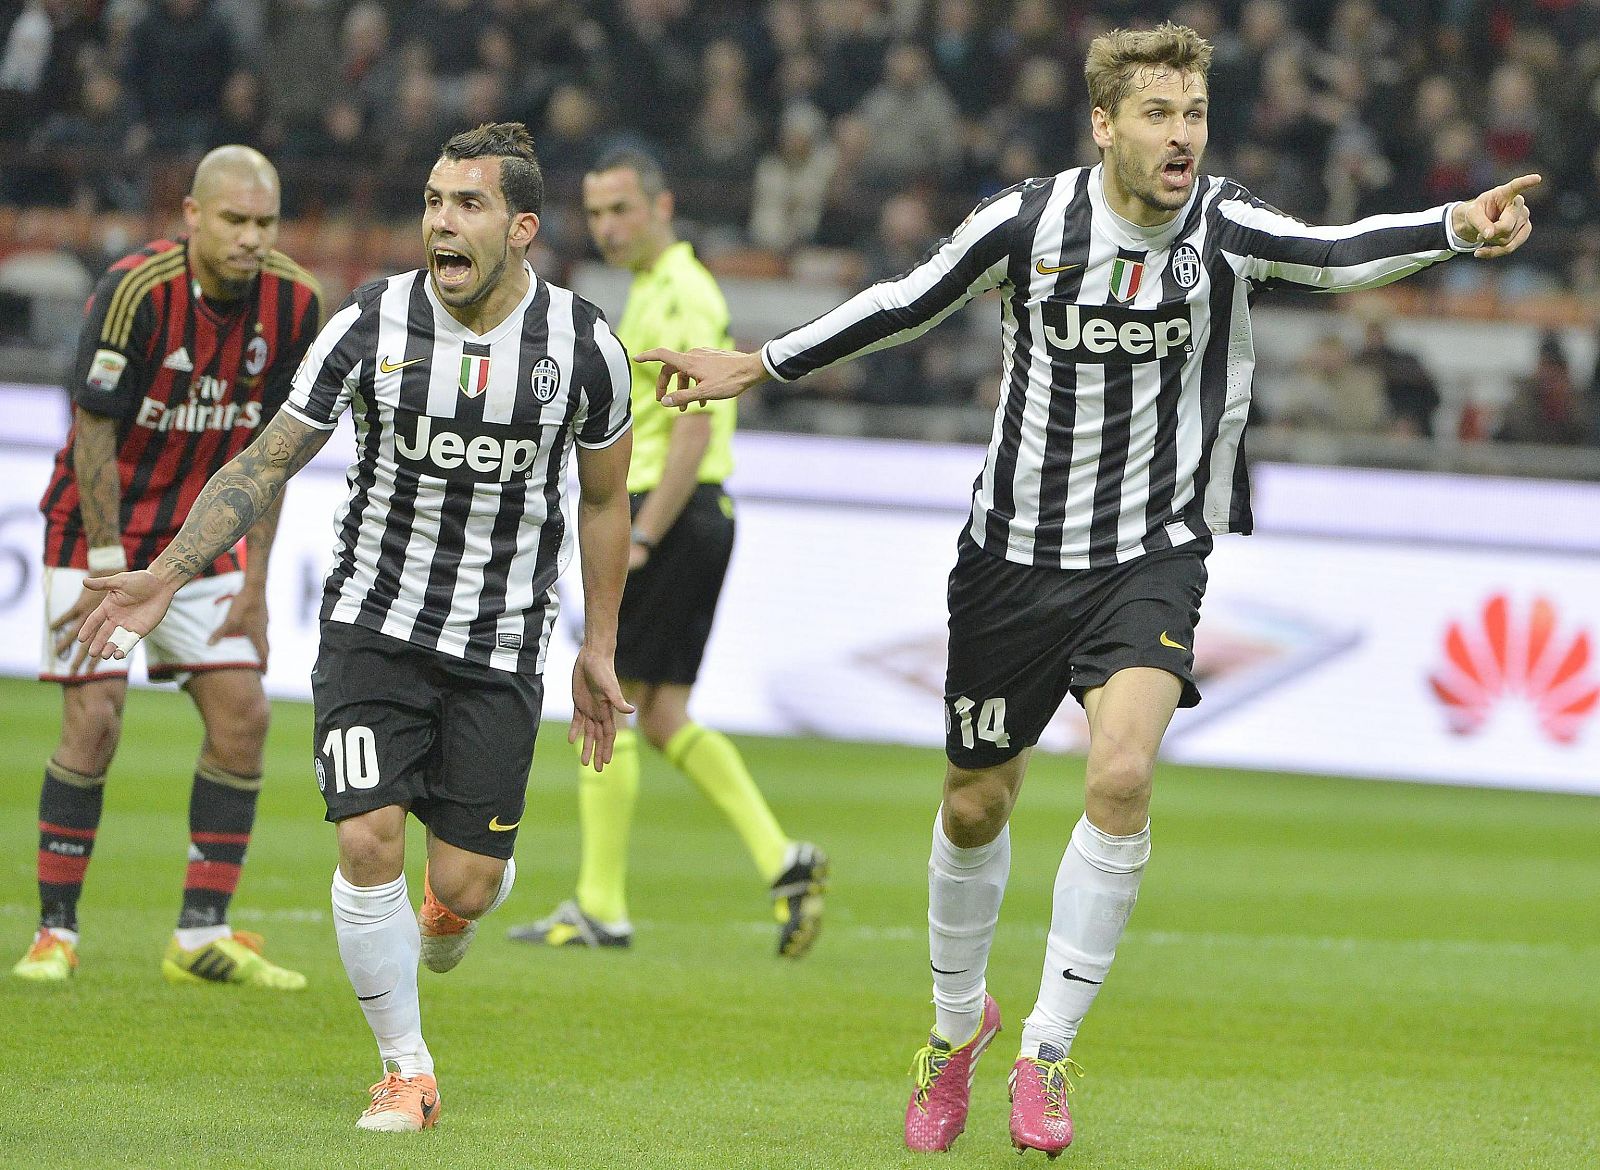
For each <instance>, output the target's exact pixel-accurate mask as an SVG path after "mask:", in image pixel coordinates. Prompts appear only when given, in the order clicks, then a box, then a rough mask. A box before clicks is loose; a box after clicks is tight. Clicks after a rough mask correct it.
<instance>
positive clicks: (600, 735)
mask: <svg viewBox="0 0 1600 1170" xmlns="http://www.w3.org/2000/svg"><path fill="white" fill-rule="evenodd" d="M632 714H633V707H632V706H630V705H629V703H628V700H627V699H625V698H623V695H622V684H621V683H619V682H617V670H616V666H615V664H614V662H613V659H612V657H611V655H609V654H602V653H600V652H598V651H596V650H591V649H590V648H589V647H588V646H586V645H585V646H580V647H579V648H578V660H577V661H576V662H574V663H573V664H572V724H571V726H570V727H568V728H567V742H568V743H578V742H579V741H580V740H581V741H582V747H581V748H580V749H579V752H578V758H579V759H580V760H581V761H582V762H583V763H584V764H590V763H592V764H593V765H594V770H595V771H596V772H603V771H605V766H606V765H607V764H609V763H610V762H611V748H612V745H613V744H615V743H616V740H617V716H618V715H632Z"/></svg>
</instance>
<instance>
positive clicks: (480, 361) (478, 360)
mask: <svg viewBox="0 0 1600 1170" xmlns="http://www.w3.org/2000/svg"><path fill="white" fill-rule="evenodd" d="M488 388H489V357H488V355H487V354H485V355H483V356H481V357H480V356H479V355H477V354H470V353H464V354H462V355H461V393H463V394H465V395H466V396H467V397H468V398H476V397H477V396H478V395H480V394H482V393H483V392H484V391H485V390H487V389H488Z"/></svg>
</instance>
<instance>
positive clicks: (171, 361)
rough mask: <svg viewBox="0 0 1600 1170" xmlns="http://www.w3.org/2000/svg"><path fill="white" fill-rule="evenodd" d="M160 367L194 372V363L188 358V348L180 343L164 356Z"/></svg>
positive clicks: (188, 372) (189, 372) (187, 372)
mask: <svg viewBox="0 0 1600 1170" xmlns="http://www.w3.org/2000/svg"><path fill="white" fill-rule="evenodd" d="M161 368H162V369H164V370H178V371H180V372H181V373H185V374H192V373H194V363H193V362H192V361H190V360H189V350H188V349H187V348H186V347H185V346H182V345H180V346H179V347H178V348H177V349H175V350H173V351H172V352H171V353H169V354H168V355H167V356H166V358H165V360H163V361H162V363H161Z"/></svg>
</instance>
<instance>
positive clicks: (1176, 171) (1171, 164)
mask: <svg viewBox="0 0 1600 1170" xmlns="http://www.w3.org/2000/svg"><path fill="white" fill-rule="evenodd" d="M1161 181H1162V182H1163V183H1165V184H1166V185H1167V187H1169V188H1170V189H1171V190H1174V191H1186V190H1188V189H1189V185H1190V184H1191V183H1193V182H1194V159H1192V158H1190V157H1189V156H1188V155H1179V156H1178V157H1177V158H1169V159H1168V160H1167V161H1166V164H1165V165H1164V166H1163V167H1162V168H1161Z"/></svg>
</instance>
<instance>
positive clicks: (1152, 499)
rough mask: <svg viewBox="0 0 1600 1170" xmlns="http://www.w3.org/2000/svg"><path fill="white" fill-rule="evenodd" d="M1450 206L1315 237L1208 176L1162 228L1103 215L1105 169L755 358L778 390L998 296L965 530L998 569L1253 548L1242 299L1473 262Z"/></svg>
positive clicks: (998, 199)
mask: <svg viewBox="0 0 1600 1170" xmlns="http://www.w3.org/2000/svg"><path fill="white" fill-rule="evenodd" d="M1449 214H1450V208H1449V207H1436V208H1433V209H1431V210H1428V211H1423V212H1417V213H1415V214H1409V215H1382V216H1373V217H1371V218H1369V219H1364V220H1361V221H1360V222H1358V223H1354V224H1351V225H1349V226H1347V227H1311V226H1309V225H1307V224H1304V223H1302V222H1301V221H1299V220H1297V219H1295V218H1293V217H1292V216H1288V215H1285V214H1283V213H1282V212H1280V211H1277V210H1276V209H1274V208H1272V207H1269V206H1267V205H1266V204H1265V203H1262V202H1261V201H1260V200H1258V199H1255V198H1253V197H1252V196H1251V195H1250V193H1249V192H1248V191H1246V190H1245V189H1244V188H1243V187H1241V186H1240V185H1239V184H1238V183H1235V182H1233V181H1232V180H1229V179H1223V178H1209V179H1203V180H1202V181H1200V182H1199V183H1197V184H1196V187H1195V190H1194V192H1193V193H1192V194H1191V195H1190V198H1189V200H1188V203H1187V204H1186V205H1185V206H1184V207H1183V208H1182V210H1181V211H1180V212H1179V213H1178V215H1177V216H1176V217H1175V218H1174V219H1172V220H1171V221H1170V222H1169V223H1166V224H1163V225H1161V226H1159V227H1155V228H1141V227H1139V226H1137V225H1135V224H1132V223H1130V222H1128V221H1127V220H1125V219H1123V218H1122V217H1121V216H1119V215H1117V214H1116V213H1115V212H1113V211H1112V210H1111V209H1110V208H1109V207H1108V206H1107V205H1106V202H1105V196H1104V194H1103V192H1102V190H1101V168H1100V167H1098V166H1096V167H1093V168H1078V169H1074V170H1069V171H1064V172H1063V173H1061V174H1059V175H1055V176H1052V177H1049V178H1042V179H1030V180H1028V181H1027V182H1025V183H1022V184H1020V185H1018V186H1016V187H1013V188H1011V189H1010V190H1007V191H1003V192H1001V193H1000V194H998V195H996V196H994V197H993V198H992V199H990V200H988V201H986V202H985V203H983V204H980V205H979V206H978V208H977V209H976V210H975V211H974V212H973V213H972V214H971V215H970V216H968V218H967V220H966V222H965V223H963V224H962V225H961V226H960V227H959V228H957V229H956V231H955V233H954V234H953V235H951V236H950V237H949V238H948V239H946V240H944V241H942V242H941V243H940V244H939V245H938V246H936V247H935V248H934V249H933V251H932V252H931V253H930V254H929V256H928V257H927V258H926V259H925V260H923V261H922V262H921V263H920V264H918V265H917V266H916V267H915V268H913V269H911V271H909V272H907V273H906V274H905V275H903V276H900V277H898V278H896V279H894V280H888V281H883V282H881V283H879V284H875V285H873V286H872V287H871V288H868V289H866V290H865V291H863V292H861V293H859V294H857V295H856V296H854V297H852V298H851V299H850V300H848V301H846V302H845V303H844V304H842V305H840V306H839V307H838V308H836V309H833V310H831V311H830V312H828V313H825V314H824V315H823V316H821V317H819V318H817V319H816V320H815V321H812V322H811V323H810V324H807V325H803V326H801V327H800V328H798V329H795V330H793V331H791V332H789V333H786V334H784V335H783V336H781V337H778V338H776V339H774V340H773V341H770V342H768V343H767V344H766V346H765V347H763V349H762V360H763V362H764V363H765V364H766V367H767V370H768V371H769V372H770V373H771V374H772V375H773V376H774V377H776V378H779V379H781V380H784V381H788V380H790V379H792V378H796V377H799V376H800V375H802V374H806V373H809V372H810V371H812V370H816V369H820V368H822V367H823V366H827V365H830V364H832V363H834V362H839V361H843V360H845V359H847V358H850V357H854V356H857V355H859V354H863V353H869V352H871V351H873V350H876V349H882V348H884V347H886V346H890V345H896V344H898V343H900V342H902V341H908V340H910V339H911V338H913V337H916V336H918V335H920V334H922V333H924V332H926V331H927V330H928V329H930V328H932V327H933V326H934V325H935V324H937V323H938V322H939V321H941V320H943V319H944V318H945V317H946V316H948V315H949V314H950V313H952V312H954V311H955V310H956V309H957V308H958V307H959V306H960V305H962V304H964V303H965V302H966V301H967V300H969V299H971V298H972V297H973V296H976V295H977V294H979V293H982V292H985V291H987V290H989V289H1000V290H1001V292H1002V296H1003V300H1002V301H1001V369H1000V388H999V406H998V409H997V410H996V411H995V419H994V428H993V431H992V434H991V438H990V442H989V450H988V457H987V459H986V460H985V463H984V467H983V471H982V473H981V474H980V475H979V476H978V478H977V480H976V482H975V483H974V484H973V494H972V515H971V519H970V522H969V531H970V533H971V535H972V538H973V540H975V541H976V542H977V543H978V544H979V545H980V546H982V547H983V548H984V549H986V550H987V551H989V552H991V553H993V554H994V555H995V556H1000V557H1004V558H1006V559H1007V560H1011V561H1015V562H1018V563H1020V564H1030V565H1040V566H1050V567H1054V568H1066V569H1080V568H1088V567H1100V566H1105V565H1114V564H1118V563H1121V562H1124V561H1128V560H1131V559H1133V558H1134V557H1137V556H1140V555H1141V554H1143V553H1146V552H1152V551H1155V550H1157V549H1164V548H1171V547H1173V546H1174V545H1177V544H1182V543H1185V542H1187V541H1190V540H1194V539H1198V538H1200V537H1202V536H1205V535H1207V534H1208V533H1218V532H1249V531H1250V527H1251V519H1250V493H1249V481H1248V478H1247V475H1246V470H1245V461H1244V455H1243V451H1242V442H1243V439H1244V430H1245V420H1246V418H1247V416H1248V414H1249V409H1250V388H1251V375H1252V372H1253V370H1254V368H1255V348H1254V345H1253V343H1252V340H1251V335H1250V299H1251V297H1252V295H1253V294H1254V293H1255V291H1256V290H1258V289H1261V288H1264V287H1270V286H1272V285H1275V284H1294V285H1303V286H1306V287H1309V288H1313V289H1321V290H1325V291H1337V290H1343V289H1359V288H1375V287H1377V286H1379V285H1383V284H1388V283H1389V282H1391V281H1394V280H1398V279H1400V278H1401V277H1403V276H1406V275H1408V274H1409V273H1412V272H1416V271H1417V270H1418V269H1420V268H1423V267H1425V266H1426V265H1429V264H1432V263H1435V262H1436V261H1439V260H1443V259H1446V258H1448V257H1450V256H1452V255H1455V254H1456V253H1457V252H1458V251H1470V248H1468V247H1467V246H1466V245H1464V244H1462V243H1461V242H1460V241H1456V240H1452V239H1451V238H1450V234H1449V231H1448V227H1447V224H1448V222H1449Z"/></svg>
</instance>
